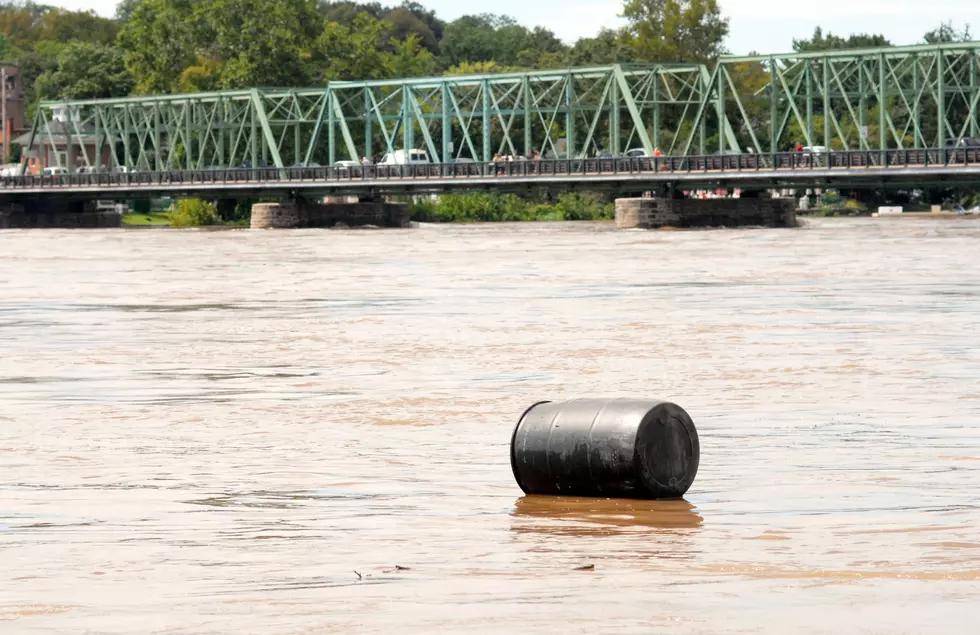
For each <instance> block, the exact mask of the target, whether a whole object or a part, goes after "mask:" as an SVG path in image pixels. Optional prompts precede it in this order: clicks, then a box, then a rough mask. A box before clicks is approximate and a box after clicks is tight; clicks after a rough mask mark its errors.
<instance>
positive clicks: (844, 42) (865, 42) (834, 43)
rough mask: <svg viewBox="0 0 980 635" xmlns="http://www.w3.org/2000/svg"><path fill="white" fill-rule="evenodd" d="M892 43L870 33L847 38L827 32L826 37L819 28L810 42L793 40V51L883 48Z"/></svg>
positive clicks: (814, 31)
mask: <svg viewBox="0 0 980 635" xmlns="http://www.w3.org/2000/svg"><path fill="white" fill-rule="evenodd" d="M891 45H892V43H891V42H889V41H888V39H887V38H886V37H885V36H884V35H875V34H870V33H859V34H851V35H849V36H848V37H846V38H843V37H839V36H837V35H834V34H833V33H831V32H829V31H828V32H827V34H826V35H824V32H823V29H822V28H820V27H819V26H818V27H817V28H815V29H814V30H813V36H812V37H811V38H810V39H809V40H797V39H794V40H793V50H794V51H798V52H800V53H809V52H813V51H830V50H839V49H861V48H876V47H881V46H891Z"/></svg>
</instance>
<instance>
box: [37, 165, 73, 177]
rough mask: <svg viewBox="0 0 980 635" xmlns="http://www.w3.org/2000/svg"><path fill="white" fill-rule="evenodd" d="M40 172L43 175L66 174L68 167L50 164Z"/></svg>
mask: <svg viewBox="0 0 980 635" xmlns="http://www.w3.org/2000/svg"><path fill="white" fill-rule="evenodd" d="M42 174H43V175H44V176H61V175H63V174H68V168H61V167H57V166H52V167H50V168H44V171H43V172H42Z"/></svg>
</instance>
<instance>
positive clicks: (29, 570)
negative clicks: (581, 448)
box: [0, 219, 980, 635]
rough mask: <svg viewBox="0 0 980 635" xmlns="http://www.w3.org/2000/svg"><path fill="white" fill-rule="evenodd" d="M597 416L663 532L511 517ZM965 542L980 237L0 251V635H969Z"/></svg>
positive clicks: (536, 236)
mask: <svg viewBox="0 0 980 635" xmlns="http://www.w3.org/2000/svg"><path fill="white" fill-rule="evenodd" d="M586 395H593V396H659V397H664V398H669V399H671V400H673V401H676V402H677V403H679V404H680V405H682V406H683V407H684V408H685V409H686V410H687V411H688V412H689V413H690V414H691V416H692V417H693V418H694V421H695V423H696V424H697V426H698V430H699V432H700V436H701V468H700V472H699V474H698V478H697V480H696V481H695V483H694V486H693V488H692V489H691V491H690V492H689V493H688V495H687V496H686V498H685V500H684V501H668V502H630V501H619V502H610V501H593V500H581V499H560V498H558V499H547V498H545V499H542V498H533V497H524V496H522V493H521V491H520V490H519V489H518V487H517V486H516V484H515V482H514V479H513V476H512V475H511V471H510V464H509V459H508V442H509V440H510V434H511V431H512V429H513V426H514V424H515V423H516V419H517V417H518V416H519V415H520V413H521V412H522V411H523V410H524V409H525V408H526V407H527V406H529V405H530V404H532V403H534V402H536V401H538V400H541V399H563V398H571V397H577V396H586ZM978 523H980V222H977V221H968V220H960V221H957V220H946V221H933V220H913V219H897V220H885V219H881V220H875V219H825V220H812V221H809V224H808V226H807V227H806V228H803V229H798V230H719V231H688V232H671V231H662V232H644V231H615V230H613V229H611V228H610V227H608V226H605V225H592V224H533V225H532V224H524V225H493V226H468V227H460V226H422V227H419V228H415V229H410V230H391V231H388V230H385V231H369V230H368V231H364V230H362V231H332V230H330V231H328V230H309V231H307V230H301V231H286V232H250V231H220V232H213V231H153V230H146V231H134V230H129V231H125V230H93V231H52V230H48V231H42V230H37V231H29V230H28V231H7V232H0V632H2V633H4V634H5V635H8V634H19V633H30V634H34V633H52V634H54V633H59V634H60V633H112V634H116V633H119V634H123V633H125V634H129V633H141V634H142V633H168V634H174V633H180V634H184V633H193V634H206V633H208V634H209V633H263V634H267V633H277V634H279V633H288V634H301V633H303V634H305V633H345V634H351V633H379V634H381V633H383V634H385V635H388V634H391V633H420V634H422V633H434V632H441V633H462V632H465V633H532V634H548V633H563V634H565V633H589V634H594V633H766V634H773V635H776V634H779V635H782V634H785V633H821V634H822V633H826V634H834V635H840V634H846V633H868V634H877V633H883V634H884V633H887V634H890V635H892V634H899V633H917V634H918V633H944V634H946V633H976V632H977V630H976V629H977V628H978V626H977V624H978V620H980V525H978ZM589 565H593V566H594V570H580V568H581V567H588V566H589Z"/></svg>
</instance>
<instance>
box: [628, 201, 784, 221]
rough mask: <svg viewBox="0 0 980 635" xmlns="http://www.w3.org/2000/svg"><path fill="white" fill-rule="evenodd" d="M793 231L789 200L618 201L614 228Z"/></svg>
mask: <svg viewBox="0 0 980 635" xmlns="http://www.w3.org/2000/svg"><path fill="white" fill-rule="evenodd" d="M760 226H761V227H796V202H795V201H794V200H793V199H789V198H769V197H768V196H766V197H761V196H759V197H754V196H743V197H742V198H716V199H694V198H671V197H659V198H619V199H616V227H618V228H620V229H657V228H660V227H681V228H682V227H760Z"/></svg>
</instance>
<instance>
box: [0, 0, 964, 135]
mask: <svg viewBox="0 0 980 635" xmlns="http://www.w3.org/2000/svg"><path fill="white" fill-rule="evenodd" d="M621 15H622V16H623V17H624V18H625V21H626V24H625V26H624V27H623V28H621V29H615V30H613V29H604V30H601V31H600V32H599V33H597V34H596V35H595V36H594V37H586V38H582V39H580V40H578V41H576V42H574V43H572V44H566V43H564V42H562V41H561V40H560V39H559V38H558V37H557V36H556V35H555V34H554V33H553V32H552V31H550V30H549V29H547V28H545V27H541V26H535V27H528V26H525V25H521V24H519V23H518V22H516V21H515V20H514V19H513V18H510V17H508V16H502V15H494V14H489V13H483V14H474V15H465V16H463V17H460V18H458V19H456V20H453V21H448V22H447V21H444V20H442V19H441V18H440V17H439V16H438V15H436V13H435V12H434V11H431V10H429V9H427V8H425V7H424V6H423V5H422V4H420V3H418V2H414V1H412V0H405V1H403V2H402V4H400V5H397V6H394V7H391V6H384V5H382V4H381V3H379V2H366V3H362V2H354V1H351V0H341V1H331V0H122V2H120V3H119V5H118V7H117V11H116V15H115V16H114V17H113V18H104V17H100V16H98V15H96V14H95V13H94V12H91V11H68V10H65V9H59V8H55V7H51V6H48V5H44V4H38V3H35V2H33V0H27V1H19V0H18V1H13V2H0V59H3V60H4V61H9V62H14V63H17V64H19V66H20V69H21V75H22V81H23V85H24V88H25V92H26V98H27V104H28V113H27V114H28V117H31V116H32V115H33V111H34V108H35V106H36V104H37V102H38V101H39V100H41V99H86V98H101V97H120V96H126V95H131V94H136V95H146V94H160V93H172V92H193V91H210V90H221V89H237V88H246V87H252V86H262V87H281V86H315V85H322V84H323V83H324V82H328V81H330V80H358V79H386V78H394V77H410V76H422V75H441V74H462V73H470V72H495V71H505V70H515V69H532V68H561V67H567V66H584V65H595V64H610V63H615V62H658V61H661V62H711V61H712V60H714V59H716V58H717V57H718V56H719V55H722V54H724V53H725V52H726V50H725V38H726V36H727V35H728V30H729V23H728V20H727V18H725V17H724V15H723V14H722V12H721V10H720V8H719V6H718V2H717V0H624V1H623V5H622V14H621ZM968 39H970V33H969V29H968V28H967V29H964V30H958V29H956V28H954V27H953V26H952V25H951V24H942V25H940V26H939V27H937V28H936V29H933V30H931V31H930V32H929V33H927V34H925V36H924V38H923V41H924V42H939V41H954V40H968ZM890 44H891V42H890V41H889V40H888V39H887V38H885V37H884V36H882V35H876V34H853V35H849V36H847V37H840V36H837V35H835V34H832V33H825V32H824V31H823V30H822V29H820V28H819V27H818V28H817V29H816V31H815V32H814V34H813V36H812V37H810V38H807V39H803V40H796V41H794V43H793V47H794V49H796V50H797V51H814V50H825V49H835V48H852V47H867V46H888V45H890ZM746 81H752V78H751V77H748V78H746Z"/></svg>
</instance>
